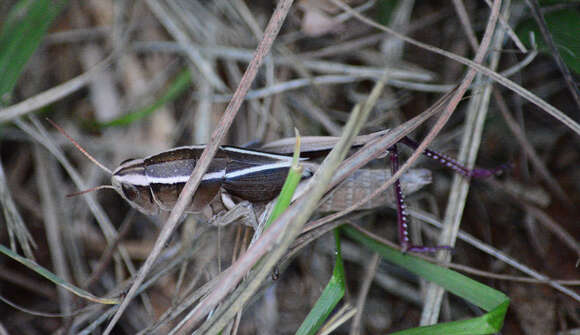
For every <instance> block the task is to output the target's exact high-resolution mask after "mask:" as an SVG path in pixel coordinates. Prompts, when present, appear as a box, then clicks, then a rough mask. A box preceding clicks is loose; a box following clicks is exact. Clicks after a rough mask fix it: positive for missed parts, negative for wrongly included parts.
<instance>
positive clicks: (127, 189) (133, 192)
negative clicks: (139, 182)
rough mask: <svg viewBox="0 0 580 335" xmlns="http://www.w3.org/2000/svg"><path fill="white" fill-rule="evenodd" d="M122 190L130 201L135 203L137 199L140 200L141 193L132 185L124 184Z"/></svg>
mask: <svg viewBox="0 0 580 335" xmlns="http://www.w3.org/2000/svg"><path fill="white" fill-rule="evenodd" d="M121 189H122V190H123V194H124V195H125V197H126V198H127V200H129V201H135V199H137V198H139V191H137V188H135V187H134V186H132V185H129V184H122V185H121Z"/></svg>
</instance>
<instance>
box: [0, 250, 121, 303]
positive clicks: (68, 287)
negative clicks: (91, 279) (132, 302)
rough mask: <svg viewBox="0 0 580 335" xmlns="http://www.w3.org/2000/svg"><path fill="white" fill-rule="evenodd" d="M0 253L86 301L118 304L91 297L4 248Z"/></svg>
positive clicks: (106, 299) (107, 299) (116, 301)
mask: <svg viewBox="0 0 580 335" xmlns="http://www.w3.org/2000/svg"><path fill="white" fill-rule="evenodd" d="M0 252H1V253H3V254H4V255H6V256H8V257H10V258H12V259H13V260H15V261H17V262H19V263H20V264H22V265H24V266H26V267H27V268H29V269H31V270H32V271H34V272H36V273H38V274H39V275H41V276H43V277H44V278H46V279H48V280H50V281H51V282H53V283H55V284H56V285H58V286H61V287H63V288H64V289H66V290H68V291H70V292H72V293H73V294H75V295H77V296H79V297H81V298H85V299H87V300H90V301H93V302H96V303H100V304H107V305H114V304H118V303H119V299H115V298H99V297H97V296H94V295H92V294H91V293H89V292H87V291H85V290H83V289H80V288H78V287H76V286H74V285H71V284H69V283H68V282H66V281H64V280H63V279H62V278H60V277H58V276H57V275H55V274H54V273H52V272H50V271H49V270H47V269H46V268H44V267H42V266H40V265H39V264H38V263H36V262H34V261H31V260H30V259H28V258H24V257H22V256H20V255H18V254H17V253H15V252H14V251H12V250H10V249H8V248H6V247H5V246H3V245H0Z"/></svg>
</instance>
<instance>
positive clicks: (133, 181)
mask: <svg viewBox="0 0 580 335" xmlns="http://www.w3.org/2000/svg"><path fill="white" fill-rule="evenodd" d="M113 178H116V179H117V180H118V181H119V183H122V184H129V185H135V186H149V180H148V179H147V177H146V176H144V175H142V174H125V175H120V176H119V175H117V176H115V175H113Z"/></svg>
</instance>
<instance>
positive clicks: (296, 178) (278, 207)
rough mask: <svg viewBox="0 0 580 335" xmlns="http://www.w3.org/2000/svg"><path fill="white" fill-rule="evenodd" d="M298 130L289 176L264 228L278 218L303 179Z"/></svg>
mask: <svg viewBox="0 0 580 335" xmlns="http://www.w3.org/2000/svg"><path fill="white" fill-rule="evenodd" d="M295 132H296V144H295V146H294V155H293V156H292V166H291V167H290V171H288V176H287V177H286V181H285V182H284V186H282V191H280V195H279V196H278V200H277V201H276V204H275V205H274V209H272V214H271V215H270V217H269V218H268V221H266V224H265V226H264V230H265V229H267V228H268V227H269V226H270V225H271V224H272V222H274V220H276V219H277V218H278V217H279V216H280V215H281V214H282V213H284V211H285V210H286V208H288V206H289V205H290V202H291V201H292V197H293V196H294V191H296V187H297V186H298V184H299V183H300V180H302V168H303V167H302V165H301V164H300V133H299V132H298V129H295Z"/></svg>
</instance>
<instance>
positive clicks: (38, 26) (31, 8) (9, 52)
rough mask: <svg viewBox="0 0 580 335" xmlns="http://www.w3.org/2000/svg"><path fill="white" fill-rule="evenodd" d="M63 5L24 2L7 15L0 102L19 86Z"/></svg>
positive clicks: (0, 37) (0, 41)
mask: <svg viewBox="0 0 580 335" xmlns="http://www.w3.org/2000/svg"><path fill="white" fill-rule="evenodd" d="M62 4H63V2H62V1H50V0H22V1H20V2H18V3H17V4H15V5H14V6H12V8H11V10H10V12H9V13H8V14H7V15H6V18H5V21H4V24H3V25H2V28H1V29H2V30H1V31H0V46H1V47H0V100H4V99H5V97H6V94H8V93H10V92H11V91H12V89H13V88H14V86H15V85H16V82H17V81H18V78H19V77H20V74H21V73H22V70H23V69H24V66H25V65H26V63H27V62H28V60H29V59H30V57H31V56H32V54H33V53H34V52H35V51H36V49H37V48H38V45H39V44H40V41H41V40H42V38H43V37H44V35H45V34H46V31H47V30H48V27H49V26H50V24H51V23H52V21H53V20H54V19H55V17H56V16H57V15H58V13H59V12H60V10H61V9H62V7H63V5H62Z"/></svg>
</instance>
